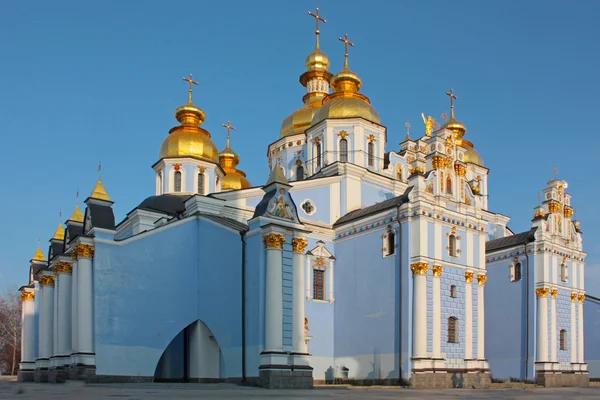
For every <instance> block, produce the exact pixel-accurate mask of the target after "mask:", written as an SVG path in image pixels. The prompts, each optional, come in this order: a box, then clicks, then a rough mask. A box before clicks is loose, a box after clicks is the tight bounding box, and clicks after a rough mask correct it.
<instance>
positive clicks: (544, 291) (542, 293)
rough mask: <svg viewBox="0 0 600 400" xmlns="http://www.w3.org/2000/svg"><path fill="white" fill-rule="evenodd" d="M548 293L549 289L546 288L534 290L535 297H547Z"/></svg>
mask: <svg viewBox="0 0 600 400" xmlns="http://www.w3.org/2000/svg"><path fill="white" fill-rule="evenodd" d="M548 292H550V289H548V288H547V287H540V288H537V289H535V294H536V295H537V297H547V296H548Z"/></svg>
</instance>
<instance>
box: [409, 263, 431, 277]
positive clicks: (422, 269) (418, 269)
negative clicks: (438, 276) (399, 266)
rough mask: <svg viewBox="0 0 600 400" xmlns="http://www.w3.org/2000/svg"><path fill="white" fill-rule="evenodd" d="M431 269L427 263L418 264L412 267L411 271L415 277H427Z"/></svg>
mask: <svg viewBox="0 0 600 400" xmlns="http://www.w3.org/2000/svg"><path fill="white" fill-rule="evenodd" d="M428 269H429V264H427V263H426V262H418V263H414V264H411V265H410V270H411V271H412V272H413V274H415V275H425V274H427V270H428Z"/></svg>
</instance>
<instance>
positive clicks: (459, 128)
mask: <svg viewBox="0 0 600 400" xmlns="http://www.w3.org/2000/svg"><path fill="white" fill-rule="evenodd" d="M442 128H445V129H449V130H451V131H452V132H454V133H455V134H456V137H457V138H458V139H460V138H462V137H463V136H464V135H465V133H467V127H466V126H465V125H464V124H463V123H461V122H458V121H457V120H456V119H455V118H454V112H453V113H452V116H451V117H450V119H449V120H448V122H446V123H445V124H444V126H442Z"/></svg>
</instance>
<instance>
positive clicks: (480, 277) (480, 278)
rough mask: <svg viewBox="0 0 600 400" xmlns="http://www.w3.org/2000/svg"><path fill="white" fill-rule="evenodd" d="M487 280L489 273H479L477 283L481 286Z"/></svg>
mask: <svg viewBox="0 0 600 400" xmlns="http://www.w3.org/2000/svg"><path fill="white" fill-rule="evenodd" d="M486 282H487V275H484V274H479V275H477V284H478V285H479V286H483V285H485V283H486Z"/></svg>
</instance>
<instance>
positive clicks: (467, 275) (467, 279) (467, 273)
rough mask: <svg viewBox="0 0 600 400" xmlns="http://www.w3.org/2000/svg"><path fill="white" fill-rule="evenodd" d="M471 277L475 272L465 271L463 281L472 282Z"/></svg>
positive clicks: (473, 276)
mask: <svg viewBox="0 0 600 400" xmlns="http://www.w3.org/2000/svg"><path fill="white" fill-rule="evenodd" d="M473 278H475V272H465V281H466V282H467V283H471V282H473Z"/></svg>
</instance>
